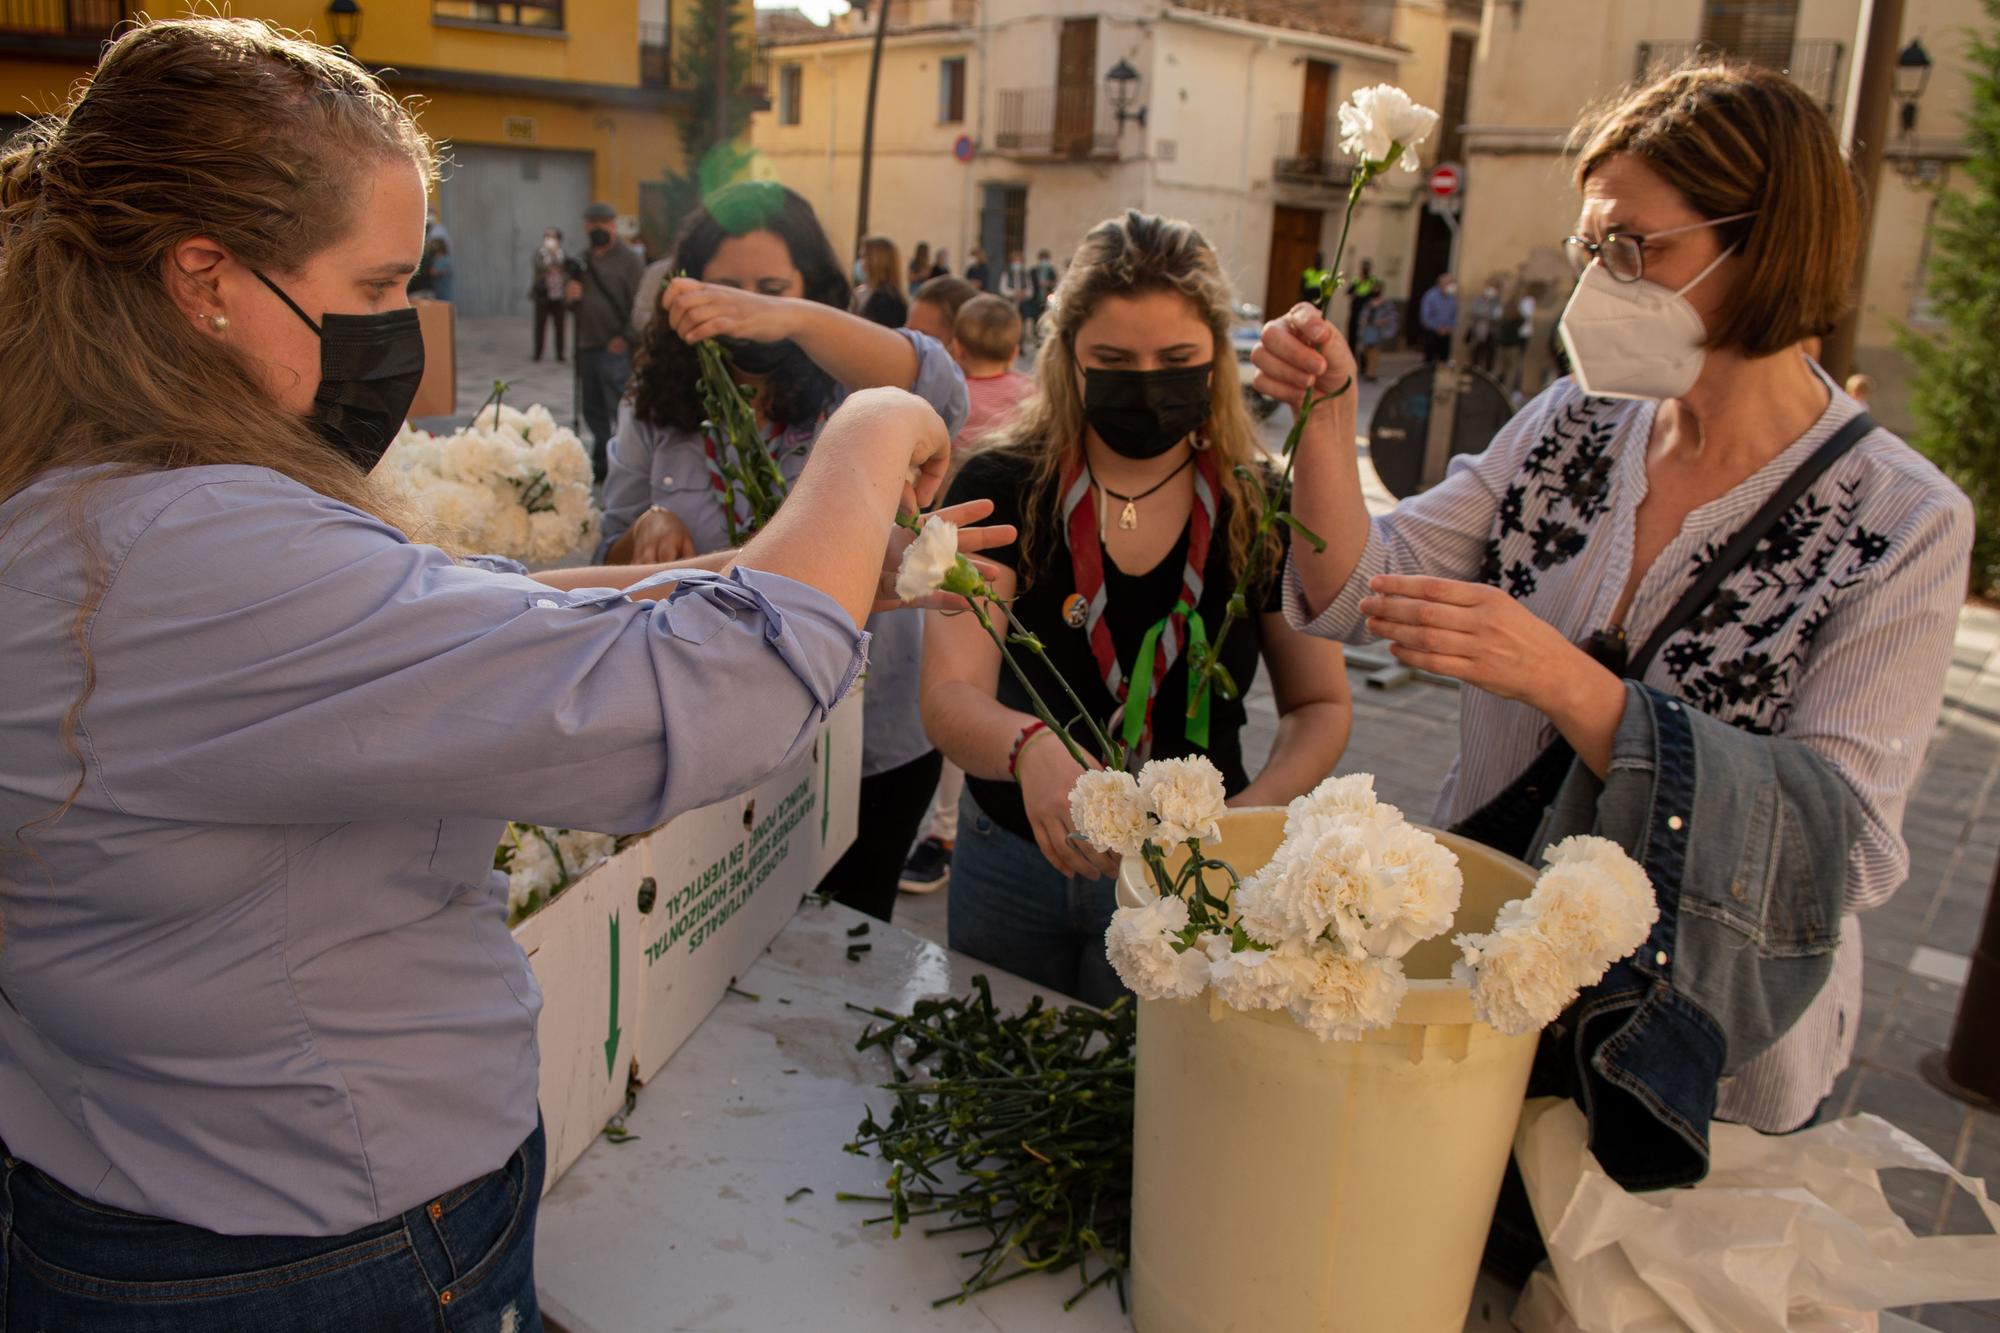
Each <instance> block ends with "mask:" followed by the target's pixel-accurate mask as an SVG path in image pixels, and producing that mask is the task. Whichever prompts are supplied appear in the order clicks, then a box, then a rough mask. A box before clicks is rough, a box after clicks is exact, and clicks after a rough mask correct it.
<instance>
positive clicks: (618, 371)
mask: <svg viewBox="0 0 2000 1333" xmlns="http://www.w3.org/2000/svg"><path fill="white" fill-rule="evenodd" d="M576 373H577V377H578V378H579V379H581V380H582V381H583V424H584V425H586V426H588V427H590V463H591V467H592V468H593V469H594V470H595V471H596V473H597V479H598V480H599V481H603V480H604V474H605V472H606V471H607V470H609V467H610V457H611V456H610V454H609V453H608V452H606V451H607V450H608V449H609V448H610V447H611V430H612V426H613V424H614V423H615V422H616V421H617V420H618V400H619V399H620V398H623V397H624V396H625V382H626V381H627V380H629V379H631V378H632V357H631V355H630V354H629V353H626V352H614V351H612V350H611V349H610V348H608V347H579V348H577V349H576Z"/></svg>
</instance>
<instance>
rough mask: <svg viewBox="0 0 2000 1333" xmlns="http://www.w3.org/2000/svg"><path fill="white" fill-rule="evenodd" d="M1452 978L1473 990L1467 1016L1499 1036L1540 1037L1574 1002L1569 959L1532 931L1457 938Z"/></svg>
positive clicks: (1505, 931) (1502, 931) (1502, 932)
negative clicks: (1458, 956)
mask: <svg viewBox="0 0 2000 1333" xmlns="http://www.w3.org/2000/svg"><path fill="white" fill-rule="evenodd" d="M1452 943H1454V944H1456V945H1457V946H1458V947H1459V948H1460V950H1462V951H1463V955H1464V956H1463V958H1462V960H1461V961H1459V962H1457V963H1454V964H1452V968H1451V974H1452V976H1453V977H1454V978H1455V979H1457V980H1459V981H1463V982H1467V983H1468V984H1470V985H1471V987H1472V1012H1473V1013H1474V1014H1475V1015H1477V1016H1478V1018H1479V1020H1480V1021H1481V1022H1483V1023H1485V1024H1486V1025H1487V1026H1488V1027H1490V1028H1492V1029H1493V1030H1494V1031H1495V1032H1498V1033H1501V1034H1502V1035H1503V1036H1508V1037H1519V1036H1522V1035H1524V1034H1525V1033H1529V1032H1539V1031H1540V1030H1541V1029H1543V1028H1545V1027H1547V1026H1548V1025H1549V1024H1550V1023H1553V1022H1554V1021H1555V1020H1556V1017H1557V1016H1558V1015H1559V1014H1561V1013H1562V1011H1563V1010H1565V1009H1567V1008H1568V1007H1569V1004H1570V1001H1572V1000H1574V999H1575V998H1576V994H1577V986H1576V983H1575V979H1574V971H1573V969H1572V967H1571V966H1570V964H1569V962H1568V960H1566V959H1564V958H1563V957H1562V955H1561V954H1559V953H1557V952H1556V951H1555V949H1554V948H1552V947H1551V946H1550V945H1549V942H1548V941H1547V940H1545V939H1543V938H1542V937H1541V935H1539V934H1537V933H1536V932H1535V931H1534V930H1532V929H1514V930H1499V931H1494V932H1492V933H1490V934H1485V935H1459V936H1457V937H1455V938H1454V939H1453V940H1452Z"/></svg>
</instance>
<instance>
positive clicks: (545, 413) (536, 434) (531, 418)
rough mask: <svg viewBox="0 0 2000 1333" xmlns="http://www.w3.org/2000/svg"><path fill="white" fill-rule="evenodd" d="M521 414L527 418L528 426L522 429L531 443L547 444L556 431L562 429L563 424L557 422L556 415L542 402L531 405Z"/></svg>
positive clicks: (537, 444)
mask: <svg viewBox="0 0 2000 1333" xmlns="http://www.w3.org/2000/svg"><path fill="white" fill-rule="evenodd" d="M521 415H522V416H523V417H524V418H526V419H527V423H528V424H527V428H526V429H525V430H523V431H522V434H524V435H526V436H527V437H528V443H529V444H532V445H536V446H538V447H539V446H541V445H544V444H547V443H548V442H549V441H550V440H551V439H553V438H555V435H556V432H557V431H559V430H561V429H562V427H561V426H559V425H557V424H556V419H555V415H554V414H553V413H551V412H550V411H549V409H548V408H546V407H543V406H542V405H541V404H540V403H535V404H533V405H531V406H530V407H529V408H528V410H527V411H526V412H523V413H522V414H521ZM572 438H574V437H572Z"/></svg>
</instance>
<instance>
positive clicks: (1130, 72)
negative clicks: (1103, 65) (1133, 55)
mask: <svg viewBox="0 0 2000 1333" xmlns="http://www.w3.org/2000/svg"><path fill="white" fill-rule="evenodd" d="M1104 86H1105V91H1106V92H1107V93H1109V94H1110V98H1111V110H1112V112H1113V113H1114V114H1116V115H1117V117H1118V132H1119V133H1120V134H1123V133H1124V132H1125V122H1126V121H1128V120H1136V121H1138V122H1139V128H1140V129H1144V128H1146V108H1145V107H1140V108H1139V109H1138V110H1137V111H1134V110H1133V109H1132V103H1133V102H1134V101H1136V100H1138V96H1139V93H1138V87H1139V71H1138V70H1136V69H1133V68H1132V62H1131V61H1129V60H1120V61H1119V62H1118V63H1117V64H1115V65H1113V66H1112V67H1111V69H1110V71H1109V72H1108V73H1107V74H1105V76H1104Z"/></svg>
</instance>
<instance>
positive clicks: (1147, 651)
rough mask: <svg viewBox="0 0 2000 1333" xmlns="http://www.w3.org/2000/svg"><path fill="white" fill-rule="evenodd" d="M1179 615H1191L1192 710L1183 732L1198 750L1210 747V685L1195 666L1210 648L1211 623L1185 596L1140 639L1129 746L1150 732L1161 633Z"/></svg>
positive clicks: (1128, 716)
mask: <svg viewBox="0 0 2000 1333" xmlns="http://www.w3.org/2000/svg"><path fill="white" fill-rule="evenodd" d="M1175 616H1185V617H1187V651H1186V652H1184V653H1183V654H1182V657H1183V658H1184V659H1185V660H1186V661H1187V663H1188V709H1187V730H1186V731H1185V732H1184V733H1183V734H1184V735H1186V736H1187V738H1188V741H1189V742H1190V743H1191V744H1193V745H1194V746H1195V747H1196V748H1197V749H1202V750H1206V749H1207V748H1208V693H1209V686H1208V681H1207V679H1206V678H1205V676H1204V675H1203V673H1201V672H1198V671H1196V670H1195V669H1194V664H1195V662H1196V661H1198V660H1200V658H1201V657H1202V656H1204V655H1205V653H1206V650H1207V648H1208V626H1207V625H1205V624H1203V623H1202V619H1201V612H1199V611H1197V610H1195V609H1194V608H1193V607H1191V606H1189V605H1188V604H1187V600H1186V599H1185V598H1183V599H1182V600H1180V601H1178V602H1175V603H1174V609H1173V610H1172V611H1169V612H1168V613H1167V614H1166V615H1164V616H1162V617H1161V618H1160V621H1159V623H1158V624H1156V625H1154V626H1153V627H1152V628H1151V629H1149V630H1147V631H1146V637H1145V638H1143V639H1141V640H1139V660H1138V661H1136V662H1134V663H1133V664H1132V679H1131V682H1130V683H1129V684H1128V685H1127V686H1126V688H1125V724H1124V740H1125V745H1126V748H1127V749H1130V748H1132V747H1134V746H1137V745H1138V744H1139V740H1140V738H1141V737H1142V736H1144V735H1145V734H1146V714H1147V712H1148V711H1149V710H1148V708H1147V701H1148V700H1150V699H1151V697H1152V694H1153V659H1154V658H1156V657H1158V656H1159V648H1160V635H1161V634H1162V633H1164V632H1165V631H1166V628H1167V623H1168V622H1169V621H1171V620H1172V619H1173V618H1174V617H1175ZM1197 650H1201V651H1197ZM1134 701H1137V703H1138V707H1137V708H1134V707H1133V703H1134Z"/></svg>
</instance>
